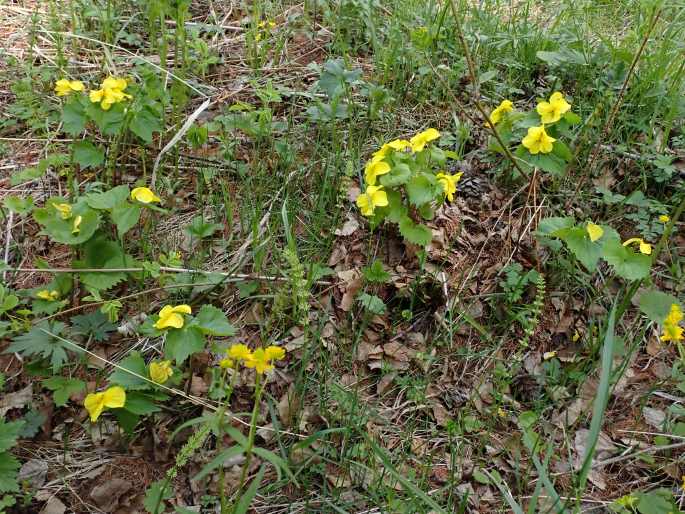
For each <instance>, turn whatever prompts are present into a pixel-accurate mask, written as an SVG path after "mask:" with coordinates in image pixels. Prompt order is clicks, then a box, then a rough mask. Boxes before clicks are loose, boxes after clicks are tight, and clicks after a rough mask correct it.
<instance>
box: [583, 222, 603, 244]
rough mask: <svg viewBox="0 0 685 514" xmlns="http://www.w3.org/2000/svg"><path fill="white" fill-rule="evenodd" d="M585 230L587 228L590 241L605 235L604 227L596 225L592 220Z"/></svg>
mask: <svg viewBox="0 0 685 514" xmlns="http://www.w3.org/2000/svg"><path fill="white" fill-rule="evenodd" d="M585 230H587V233H588V235H589V236H590V241H592V242H593V243H594V242H595V241H597V240H598V239H601V238H602V236H603V235H604V229H603V228H602V227H600V226H599V225H595V224H594V223H592V222H588V224H587V227H585Z"/></svg>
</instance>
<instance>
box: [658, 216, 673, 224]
mask: <svg viewBox="0 0 685 514" xmlns="http://www.w3.org/2000/svg"><path fill="white" fill-rule="evenodd" d="M659 221H660V222H661V223H668V222H669V221H671V218H670V217H668V216H666V215H665V214H662V215H661V216H659Z"/></svg>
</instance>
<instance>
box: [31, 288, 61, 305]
mask: <svg viewBox="0 0 685 514" xmlns="http://www.w3.org/2000/svg"><path fill="white" fill-rule="evenodd" d="M36 298H40V299H41V300H47V301H48V302H54V301H55V300H57V299H58V298H59V291H48V290H47V289H43V290H42V291H38V292H37V293H36Z"/></svg>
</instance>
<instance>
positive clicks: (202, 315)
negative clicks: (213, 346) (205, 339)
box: [195, 305, 237, 337]
mask: <svg viewBox="0 0 685 514" xmlns="http://www.w3.org/2000/svg"><path fill="white" fill-rule="evenodd" d="M195 326H197V328H199V329H200V330H201V331H202V333H203V334H207V335H210V336H222V337H227V336H233V335H235V334H236V332H237V331H236V329H235V327H234V326H233V325H231V324H230V323H229V322H228V318H226V315H225V314H224V313H223V311H221V309H217V308H216V307H214V306H213V305H203V306H202V308H201V309H200V311H199V312H198V313H197V316H195Z"/></svg>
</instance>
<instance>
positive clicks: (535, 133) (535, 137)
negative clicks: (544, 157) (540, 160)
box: [521, 125, 556, 155]
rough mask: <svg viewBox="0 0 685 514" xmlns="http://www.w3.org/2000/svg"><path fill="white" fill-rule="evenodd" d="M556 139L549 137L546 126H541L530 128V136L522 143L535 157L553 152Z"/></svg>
mask: <svg viewBox="0 0 685 514" xmlns="http://www.w3.org/2000/svg"><path fill="white" fill-rule="evenodd" d="M555 141H556V139H554V138H553V137H551V136H548V135H547V132H545V126H544V125H540V126H539V127H530V128H529V129H528V135H526V137H524V138H523V140H522V141H521V143H522V144H523V146H525V147H526V148H528V151H529V152H530V153H531V154H533V155H535V154H538V153H549V152H551V151H552V147H553V146H554V145H553V144H552V143H554V142H555Z"/></svg>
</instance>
